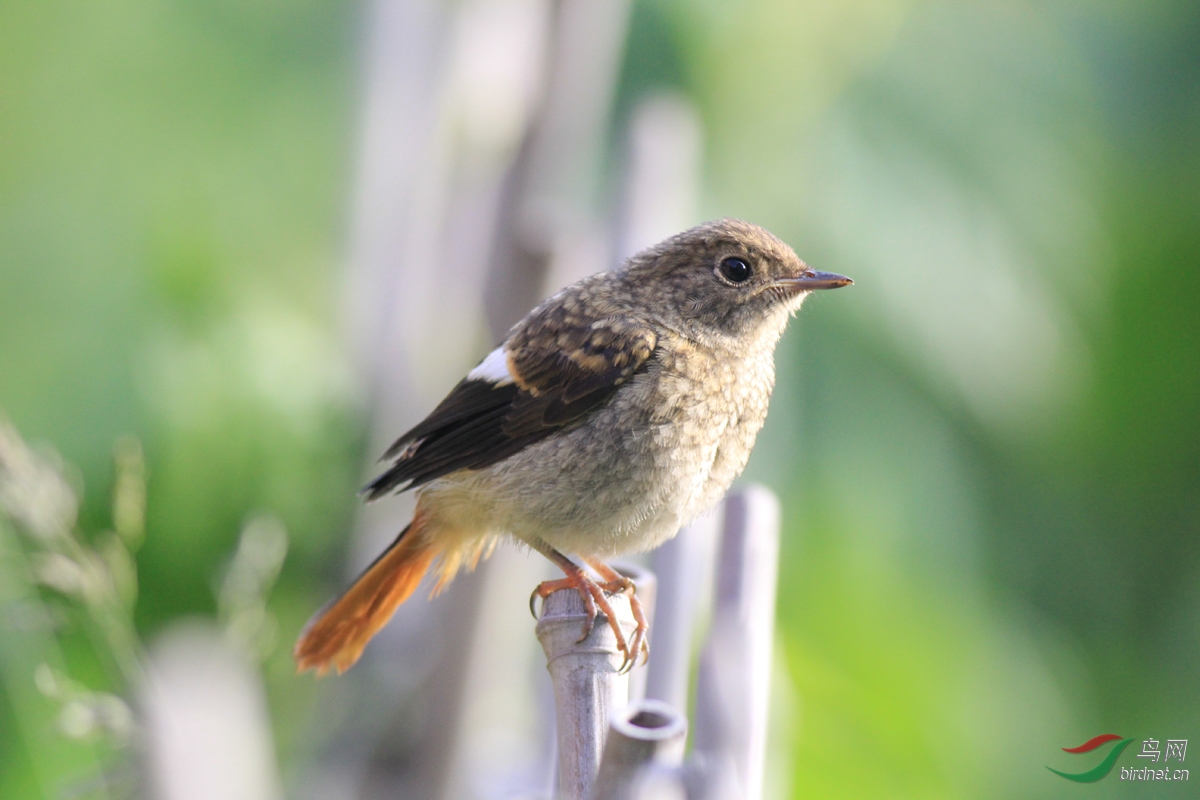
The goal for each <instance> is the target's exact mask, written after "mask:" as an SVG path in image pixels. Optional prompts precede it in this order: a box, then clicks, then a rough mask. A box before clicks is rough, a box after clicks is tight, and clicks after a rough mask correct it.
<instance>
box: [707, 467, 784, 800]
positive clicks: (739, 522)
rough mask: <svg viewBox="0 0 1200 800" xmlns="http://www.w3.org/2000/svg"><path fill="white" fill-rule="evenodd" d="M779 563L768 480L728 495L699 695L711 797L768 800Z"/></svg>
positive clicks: (775, 519) (776, 515)
mask: <svg viewBox="0 0 1200 800" xmlns="http://www.w3.org/2000/svg"><path fill="white" fill-rule="evenodd" d="M778 562H779V500H778V499H776V497H775V495H774V494H772V493H771V492H770V490H768V489H765V488H763V487H761V486H749V487H747V488H745V489H743V490H741V491H740V492H738V493H737V494H733V495H731V496H729V497H728V498H727V499H726V500H725V517H724V525H723V530H722V533H721V541H720V545H719V550H718V554H717V566H716V597H715V601H714V608H713V624H712V630H711V633H710V634H709V638H708V641H707V643H706V644H705V646H704V650H703V652H702V653H701V657H700V672H699V686H698V691H697V698H696V724H695V729H696V736H695V754H696V757H697V761H698V762H699V765H700V767H701V768H702V769H704V770H705V771H706V772H708V773H709V775H708V778H707V780H706V784H705V788H706V790H707V791H706V792H705V794H704V795H703V796H705V797H713V798H718V797H719V798H721V800H728V799H730V798H741V800H761V798H762V786H763V767H764V762H765V759H766V738H767V714H768V701H769V692H770V684H771V650H772V644H773V640H774V631H775V585H776V578H777V574H778Z"/></svg>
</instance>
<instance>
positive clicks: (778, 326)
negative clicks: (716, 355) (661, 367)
mask: <svg viewBox="0 0 1200 800" xmlns="http://www.w3.org/2000/svg"><path fill="white" fill-rule="evenodd" d="M626 274H627V276H628V278H629V279H630V282H631V285H632V286H633V287H634V290H635V291H636V292H637V293H638V294H639V295H641V297H642V299H643V302H644V303H645V304H646V306H647V307H648V308H654V309H659V310H662V313H663V316H664V320H663V321H665V322H668V323H674V324H675V325H679V326H682V327H684V328H685V330H686V331H687V332H688V333H690V334H692V335H695V336H698V337H700V338H711V337H714V336H715V337H721V338H726V337H730V338H733V339H736V340H739V341H750V340H756V339H758V338H759V336H760V335H770V334H772V333H774V334H775V335H778V333H779V332H781V331H782V329H783V326H784V324H785V323H786V320H787V316H788V314H789V313H791V312H794V311H796V310H797V309H798V308H799V307H800V304H801V303H802V302H804V298H805V297H807V296H808V294H809V293H810V292H812V291H815V290H817V289H836V288H838V287H841V286H846V285H849V284H850V283H853V281H851V280H850V279H849V278H846V277H843V276H841V275H834V274H832V273H827V272H816V271H815V270H813V269H811V268H809V266H808V265H807V264H805V263H804V262H803V261H801V260H800V258H799V257H798V256H797V255H796V253H795V252H794V251H793V250H792V248H790V247H788V246H787V245H786V244H784V243H783V242H782V241H780V240H779V239H778V238H776V237H775V236H774V235H772V234H771V233H769V232H768V231H766V230H764V229H763V228H760V227H759V226H757V225H754V224H751V223H749V222H743V221H742V220H738V219H722V220H718V221H716V222H706V223H704V224H703V225H698V226H697V227H695V228H692V229H690V230H687V231H684V232H683V233H680V234H677V235H676V236H672V237H671V238H670V239H667V240H665V241H663V242H661V243H660V244H657V245H655V246H654V247H650V248H647V249H646V250H643V251H642V252H641V253H638V254H637V255H636V256H634V257H633V258H632V259H630V262H629V264H628V266H627V268H626Z"/></svg>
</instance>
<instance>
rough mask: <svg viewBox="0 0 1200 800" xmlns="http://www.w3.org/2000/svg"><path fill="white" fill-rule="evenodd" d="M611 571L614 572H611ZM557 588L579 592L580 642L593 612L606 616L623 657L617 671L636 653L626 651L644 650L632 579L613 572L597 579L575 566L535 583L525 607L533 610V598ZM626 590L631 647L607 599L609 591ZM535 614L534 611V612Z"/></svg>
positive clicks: (643, 632) (589, 627)
mask: <svg viewBox="0 0 1200 800" xmlns="http://www.w3.org/2000/svg"><path fill="white" fill-rule="evenodd" d="M614 574H617V573H615V572H614ZM559 589H574V590H575V591H577V592H579V597H580V599H582V600H583V607H584V609H585V610H586V611H587V619H586V620H584V623H583V635H582V636H580V637H579V640H578V641H580V642H582V641H583V640H584V639H587V638H588V637H589V636H591V634H592V629H593V628H594V627H595V626H596V616H597V614H604V616H605V617H606V618H607V619H608V625H609V627H610V628H612V632H613V635H614V636H615V637H616V639H617V649H618V650H620V651H621V652H622V653H624V654H625V659H624V661H622V662H621V668H620V670H619V671H620V672H627V671H628V670H629V669H630V668H631V667H632V666H633V663H634V662H635V661H637V658H636V656H633V655H630V654H631V653H637V652H638V649H637V648H641V649H642V650H644V651H645V650H646V630H647V628H648V627H649V626H648V625H647V624H646V615H645V614H644V613H643V612H642V604H641V603H640V602H639V601H638V599H637V596H636V595H635V594H633V581H631V580H629V579H628V578H626V577H624V576H622V575H619V574H618V575H617V579H615V580H606V581H605V582H604V583H600V582H598V581H596V580H595V579H594V578H592V577H591V576H590V575H588V574H587V573H586V572H584V571H583V570H581V569H580V570H577V571H574V572H572V573H571V574H569V575H567V577H565V578H560V579H558V580H554V581H543V582H542V583H540V584H538V587H537V588H536V589H534V590H533V594H532V595H530V597H529V607H530V610H533V605H534V602H535V598H538V597H540V598H542V599H543V600H545V599H546V598H547V597H549V596H550V595H551V594H553V593H554V592H557V591H558V590H559ZM627 590H628V591H629V593H630V594H629V600H630V607H631V609H632V610H633V617H634V620H636V621H637V627H636V628H635V629H634V637H633V647H630V643H629V642H628V641H627V640H626V639H625V633H624V631H622V630H621V625H620V623H619V622H618V621H617V615H616V612H615V611H613V607H612V604H611V603H609V602H608V597H609V595H614V594H620V593H622V592H625V591H627ZM535 616H536V614H535Z"/></svg>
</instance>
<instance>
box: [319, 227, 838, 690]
mask: <svg viewBox="0 0 1200 800" xmlns="http://www.w3.org/2000/svg"><path fill="white" fill-rule="evenodd" d="M847 283H849V280H848V279H845V278H841V277H840V276H836V275H825V274H823V273H814V272H813V271H812V270H810V269H809V268H808V267H807V266H806V265H805V264H804V262H802V261H801V260H800V259H799V258H797V256H796V254H795V253H794V252H793V251H792V250H791V248H789V247H788V246H787V245H786V244H784V243H783V242H781V241H780V240H779V239H777V238H775V237H774V236H772V235H771V234H770V233H768V232H767V231H765V230H763V229H762V228H759V227H758V226H755V225H752V224H750V223H746V222H741V221H739V220H721V221H719V222H713V223H708V224H706V225H701V226H699V227H697V228H693V229H691V230H689V231H685V232H684V233H681V234H679V235H677V236H675V237H672V238H671V239H668V240H666V241H665V242H663V243H661V244H659V245H657V246H655V247H652V248H649V249H647V250H645V251H643V252H641V253H639V254H638V255H636V256H634V257H633V258H632V259H630V261H629V262H628V263H627V264H626V265H625V266H624V267H623V268H622V269H620V270H617V271H614V272H606V273H600V274H598V275H593V276H591V277H589V278H586V279H584V280H582V281H580V282H579V283H576V284H574V285H572V286H570V287H568V288H566V289H564V290H562V291H561V292H559V293H558V294H556V295H554V296H553V297H551V298H549V299H548V300H546V301H545V302H543V303H542V304H541V305H540V306H538V307H537V308H536V309H534V310H533V311H532V312H530V314H529V315H528V316H526V317H525V319H523V320H521V322H519V323H517V325H515V326H514V327H513V329H512V330H511V331H510V332H509V334H508V336H507V337H506V338H505V340H504V342H503V343H502V344H501V345H500V347H498V348H497V349H496V351H493V353H491V354H490V355H489V356H488V357H487V358H486V359H484V361H483V362H482V363H481V364H480V365H479V366H478V367H476V368H475V369H474V370H472V371H471V373H469V374H468V376H467V377H466V378H464V379H463V380H462V381H461V382H460V383H459V384H458V385H457V386H456V387H455V388H454V389H453V390H452V391H451V392H450V394H449V395H448V396H447V397H446V399H445V400H443V401H442V402H441V404H439V405H438V407H437V408H435V409H434V410H433V412H432V413H431V414H430V415H429V416H428V417H427V418H426V419H425V420H424V421H422V422H421V423H420V424H419V425H417V426H416V427H414V428H413V429H412V430H411V431H409V432H408V433H406V434H404V435H403V436H401V437H400V438H399V439H398V440H397V441H396V442H395V444H393V445H392V447H391V448H389V450H388V451H387V453H386V454H385V459H386V460H389V461H391V465H390V466H389V467H388V469H387V470H385V471H384V473H383V474H382V475H380V476H379V478H377V479H376V480H375V481H373V482H372V483H371V484H370V485H369V486H368V487H367V489H366V490H365V491H366V493H367V496H368V497H369V498H374V497H378V496H380V495H382V494H384V493H387V492H389V491H391V490H403V489H407V488H415V487H419V494H418V507H417V514H416V517H415V518H414V522H413V523H412V525H410V526H409V528H407V529H406V532H405V533H403V534H401V537H400V538H398V539H397V544H394V545H393V547H392V548H391V549H390V550H389V552H388V553H387V554H385V555H384V556H383V557H381V559H380V560H379V561H377V562H376V564H375V565H374V566H372V568H371V569H370V570H368V572H367V573H365V574H364V577H363V578H362V579H360V582H359V584H356V587H355V588H357V587H359V586H362V587H364V590H363V596H362V597H353V595H354V592H355V588H352V589H351V591H350V592H349V593H347V595H346V596H345V597H344V598H343V599H342V600H340V601H338V602H337V603H335V604H334V605H333V606H332V607H331V608H330V610H329V611H328V612H326V613H325V614H324V616H323V617H320V618H319V619H317V620H315V621H314V623H311V624H310V627H309V629H308V630H307V631H306V633H305V635H304V636H303V637H302V639H301V641H300V643H299V644H298V645H297V650H296V655H297V660H298V663H299V664H300V666H301V668H307V667H310V666H311V667H316V668H317V669H318V670H321V671H323V670H324V669H325V668H326V667H327V666H328V665H329V664H330V663H332V664H333V665H334V666H336V667H338V669H339V670H341V669H344V668H345V667H347V666H349V665H350V664H352V663H353V661H354V660H355V659H356V658H357V657H358V654H359V653H360V652H361V649H362V646H363V645H365V643H366V639H367V638H369V636H370V634H373V633H374V630H377V628H378V626H379V625H381V624H382V623H381V622H378V617H379V616H380V615H381V614H382V615H383V618H384V621H386V617H387V616H390V614H391V612H392V610H394V608H395V606H396V605H398V604H399V602H402V601H403V599H404V598H405V597H407V593H408V592H411V590H412V588H411V586H409V584H413V585H415V583H414V582H413V579H412V578H411V575H410V574H409V572H411V569H409V567H408V566H407V565H411V564H413V563H416V562H417V561H419V560H423V564H424V566H422V567H421V572H424V569H425V568H426V567H427V566H428V564H429V563H430V561H431V560H435V561H436V564H437V567H436V568H437V569H438V570H439V573H440V577H441V584H444V583H445V582H446V581H448V580H450V579H451V578H452V577H453V575H454V574H455V573H456V572H457V571H458V569H459V568H460V566H462V565H463V564H464V563H466V564H467V565H473V564H474V563H475V562H476V561H477V560H478V558H479V557H480V555H481V554H483V553H485V552H487V551H489V550H490V548H491V547H492V546H493V545H494V544H495V542H496V540H497V539H498V538H499V537H503V536H511V537H514V538H516V539H517V540H519V541H522V542H524V543H526V544H529V545H530V546H532V547H534V548H535V549H537V550H539V551H541V552H543V553H545V554H546V555H547V556H549V557H551V558H552V559H553V560H555V562H556V563H558V564H559V565H560V566H562V567H563V569H564V571H565V572H566V573H567V574H568V582H569V583H571V585H573V586H576V587H577V588H579V589H580V591H581V593H583V594H584V595H585V602H587V601H588V596H589V595H588V593H589V592H590V596H591V597H592V598H594V599H595V600H596V601H597V602H598V603H599V605H600V606H601V607H603V606H604V605H605V603H604V599H603V593H602V592H599V593H598V591H597V588H596V587H597V586H601V587H603V588H605V589H608V590H613V589H616V588H621V587H620V585H619V584H620V581H619V579H617V578H615V577H613V576H612V575H610V574H607V573H608V572H611V571H606V568H605V570H602V577H604V578H605V580H606V581H607V583H604V584H595V582H594V581H593V582H592V583H591V584H590V585H585V584H586V583H587V581H588V580H590V579H587V578H584V577H581V575H582V573H580V571H579V568H578V567H576V566H575V565H573V564H571V563H570V562H569V561H567V559H566V558H565V557H564V556H563V555H562V554H563V553H573V554H576V555H578V556H580V557H581V558H583V559H584V560H585V561H587V562H588V563H589V564H592V565H593V566H596V568H597V569H598V570H600V569H601V568H602V567H603V565H602V564H599V563H598V562H597V559H599V558H601V557H609V556H613V555H617V554H620V553H628V552H635V551H642V550H647V549H650V548H652V547H655V546H657V545H658V544H660V543H662V542H663V541H665V540H666V539H667V538H669V537H671V536H673V535H674V534H675V532H676V531H678V530H679V528H680V527H681V526H682V525H684V524H686V523H687V522H688V521H690V520H691V519H692V518H694V517H695V516H696V515H697V514H699V513H701V512H702V511H704V510H705V509H706V508H708V507H710V506H711V505H713V504H714V503H715V502H716V501H717V500H719V499H720V497H721V495H722V494H723V493H724V492H725V490H726V489H727V488H728V487H729V485H730V483H731V482H732V481H733V480H734V479H735V478H736V477H737V476H738V474H740V473H741V471H742V468H743V467H744V466H745V464H746V460H747V458H748V457H749V455H750V450H751V448H752V447H753V444H754V439H755V436H756V435H757V433H758V431H759V429H760V428H761V427H762V424H763V422H764V420H765V419H766V415H767V405H768V401H769V400H770V396H771V390H772V387H773V385H774V380H775V369H774V351H775V345H776V343H777V342H778V341H779V338H780V336H781V335H782V333H783V330H784V328H785V326H786V324H787V320H788V318H789V315H790V314H791V313H793V312H795V311H796V310H797V309H798V308H799V307H800V304H801V302H802V301H803V299H804V297H805V296H806V295H807V293H808V292H809V291H812V290H813V289H824V288H833V287H836V286H843V285H846V284H847ZM401 545H402V546H401ZM393 551H394V552H401V551H403V552H405V553H407V555H405V556H404V557H403V558H401V557H400V556H392V555H391V554H392V553H393ZM389 558H393V559H394V560H395V561H396V564H392V565H390V566H389V564H388V559H389ZM405 569H409V572H405V571H404V570H405ZM373 572H374V573H375V574H374V577H373V578H372V573H373ZM393 573H394V574H396V575H397V576H400V575H403V579H401V578H400V577H397V578H396V579H395V580H392V581H390V582H389V581H388V580H386V578H387V576H388V575H391V574H393ZM417 577H418V578H419V575H418V576H417ZM441 584H439V585H441ZM399 585H403V586H404V591H400V590H398V589H397V588H396V587H397V586H399ZM368 587H374V588H370V589H369V591H368V590H367V588H368ZM401 594H402V595H403V596H400V595H401ZM397 598H398V599H397ZM364 603H365V604H366V605H365V606H364V605H363V604H364ZM364 608H365V609H366V610H365V611H364ZM352 612H353V613H352ZM356 614H357V616H355V615H356ZM610 616H611V615H610ZM367 618H370V619H371V620H372V621H371V622H370V624H369V625H368V624H367V623H366V622H365V621H364V620H366V619H367ZM348 620H350V621H348ZM368 629H369V633H367V634H366V636H365V638H364V636H363V633H364V632H365V631H367V630H368ZM643 632H644V628H642V629H639V631H638V634H639V638H637V640H636V641H637V642H640V641H641V640H640V635H641V634H642V633H643ZM618 639H619V640H620V641H622V642H623V641H624V639H623V636H622V635H621V634H620V632H618ZM636 653H637V645H636V644H635V645H634V646H632V647H630V648H628V649H627V657H628V658H630V659H632V658H633V657H635V656H636Z"/></svg>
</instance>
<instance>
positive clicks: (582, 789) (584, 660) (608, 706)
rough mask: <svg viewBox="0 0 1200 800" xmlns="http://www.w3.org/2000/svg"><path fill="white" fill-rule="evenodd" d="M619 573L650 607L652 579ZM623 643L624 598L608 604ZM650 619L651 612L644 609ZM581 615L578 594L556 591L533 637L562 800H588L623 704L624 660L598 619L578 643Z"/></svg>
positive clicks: (637, 572)
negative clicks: (548, 688) (548, 695)
mask: <svg viewBox="0 0 1200 800" xmlns="http://www.w3.org/2000/svg"><path fill="white" fill-rule="evenodd" d="M618 569H619V571H620V572H621V573H622V574H624V575H628V576H629V577H631V578H633V579H634V582H635V583H636V584H637V586H638V592H639V596H641V595H642V594H643V592H644V593H645V595H646V597H645V598H643V600H649V601H650V603H645V602H644V605H650V604H652V601H653V589H652V585H653V583H652V576H651V575H650V573H649V572H647V571H646V570H643V569H641V568H638V567H634V566H632V565H624V564H623V565H620V566H619V567H618ZM609 602H610V603H611V604H612V608H613V611H614V612H615V613H616V614H617V619H618V623H619V624H620V626H621V630H622V631H623V632H624V633H625V636H626V639H628V637H629V636H630V635H631V634H632V632H633V628H634V624H635V623H634V620H633V614H632V612H631V611H630V607H629V598H628V597H627V596H625V595H614V596H612V597H610V598H609ZM647 611H648V612H649V613H653V609H652V608H648V609H647ZM586 618H587V613H586V611H585V609H584V606H583V601H582V600H581V599H580V597H579V592H577V591H575V590H574V589H561V590H559V591H557V592H554V593H553V594H551V595H550V596H549V597H547V598H546V600H545V602H543V604H542V608H541V612H540V614H539V618H538V623H537V628H536V631H537V637H538V641H539V642H541V644H542V649H543V651H545V654H546V669H547V670H548V671H549V672H550V681H551V684H552V685H553V687H554V707H555V726H556V731H557V747H558V786H557V792H556V797H558V798H561V799H562V800H589V798H590V797H591V794H592V786H593V784H594V782H595V780H596V773H597V770H598V769H599V766H600V756H601V753H602V752H603V750H604V741H605V738H606V737H607V734H608V726H609V720H610V719H612V717H613V714H614V713H616V712H618V711H620V710H621V709H622V708H624V707H625V705H626V704H627V703H628V702H629V685H630V675H629V674H622V673H620V672H619V670H620V668H621V664H622V662H623V660H624V656H623V654H622V653H621V651H620V650H618V649H617V638H616V635H615V634H614V633H613V631H612V628H611V627H609V625H608V621H607V619H606V618H605V617H604V615H602V614H601V615H598V616H597V617H596V621H595V625H594V626H593V628H592V631H591V633H590V634H589V635H588V636H587V638H585V639H583V640H582V641H581V640H580V634H581V632H582V629H583V624H584V620H585V619H586Z"/></svg>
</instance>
